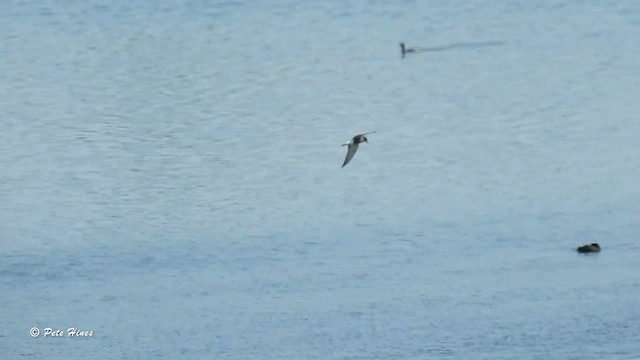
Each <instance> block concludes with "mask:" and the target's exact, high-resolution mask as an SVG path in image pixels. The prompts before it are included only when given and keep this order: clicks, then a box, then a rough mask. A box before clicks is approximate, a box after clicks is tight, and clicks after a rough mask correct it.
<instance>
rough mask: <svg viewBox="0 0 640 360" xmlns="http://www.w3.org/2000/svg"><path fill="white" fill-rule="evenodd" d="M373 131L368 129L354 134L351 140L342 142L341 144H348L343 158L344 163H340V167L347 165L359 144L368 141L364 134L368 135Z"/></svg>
mask: <svg viewBox="0 0 640 360" xmlns="http://www.w3.org/2000/svg"><path fill="white" fill-rule="evenodd" d="M373 133H375V131H370V132H368V133H364V134H359V135H356V136H354V137H353V138H352V139H351V140H349V142H346V143H344V144H342V146H349V149H348V150H347V157H346V158H345V159H344V163H343V164H342V167H345V165H347V164H348V163H349V161H351V159H352V158H353V155H355V154H356V151H358V145H359V144H361V143H363V142H366V143H367V144H368V143H369V141H367V137H366V136H365V135H369V134H373Z"/></svg>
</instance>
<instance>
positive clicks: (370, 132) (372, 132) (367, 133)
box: [354, 131, 375, 138]
mask: <svg viewBox="0 0 640 360" xmlns="http://www.w3.org/2000/svg"><path fill="white" fill-rule="evenodd" d="M374 133H375V131H369V132H366V133H364V134H358V135H356V136H354V138H355V137H359V136H365V135H369V134H374Z"/></svg>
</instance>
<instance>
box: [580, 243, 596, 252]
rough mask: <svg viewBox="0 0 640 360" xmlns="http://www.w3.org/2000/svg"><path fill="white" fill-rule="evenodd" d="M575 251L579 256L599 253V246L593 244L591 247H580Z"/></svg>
mask: <svg viewBox="0 0 640 360" xmlns="http://www.w3.org/2000/svg"><path fill="white" fill-rule="evenodd" d="M577 250H578V252H579V253H581V254H586V253H595V252H600V245H598V243H593V244H591V245H582V246H579V247H578V249H577Z"/></svg>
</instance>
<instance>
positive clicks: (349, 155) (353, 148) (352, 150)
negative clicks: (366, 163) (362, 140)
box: [342, 144, 358, 167]
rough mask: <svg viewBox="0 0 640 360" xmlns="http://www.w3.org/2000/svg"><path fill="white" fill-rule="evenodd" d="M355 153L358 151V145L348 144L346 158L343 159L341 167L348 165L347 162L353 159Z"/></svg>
mask: <svg viewBox="0 0 640 360" xmlns="http://www.w3.org/2000/svg"><path fill="white" fill-rule="evenodd" d="M356 151H358V144H349V150H347V157H346V158H345V159H344V164H342V167H344V166H345V165H347V164H348V163H349V161H351V159H352V158H353V155H355V154H356Z"/></svg>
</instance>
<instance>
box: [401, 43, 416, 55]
mask: <svg viewBox="0 0 640 360" xmlns="http://www.w3.org/2000/svg"><path fill="white" fill-rule="evenodd" d="M400 51H401V52H402V56H404V54H406V53H415V52H418V49H417V48H411V47H410V48H408V47H405V46H404V43H400Z"/></svg>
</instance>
